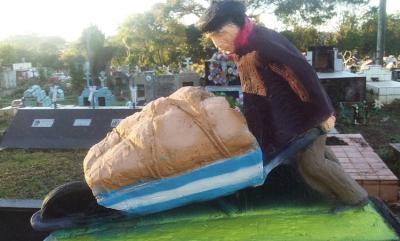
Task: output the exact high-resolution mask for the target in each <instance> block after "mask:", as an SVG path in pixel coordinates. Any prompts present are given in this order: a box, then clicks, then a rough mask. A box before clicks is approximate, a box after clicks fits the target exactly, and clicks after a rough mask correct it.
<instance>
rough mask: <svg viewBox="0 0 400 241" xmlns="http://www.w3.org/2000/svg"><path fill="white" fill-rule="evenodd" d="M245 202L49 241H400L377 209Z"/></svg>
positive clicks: (105, 226)
mask: <svg viewBox="0 0 400 241" xmlns="http://www.w3.org/2000/svg"><path fill="white" fill-rule="evenodd" d="M242 201H243V198H242ZM240 203H242V204H243V203H244V205H237V203H234V204H233V206H237V207H238V208H231V207H232V202H231V203H230V204H229V205H227V207H230V208H226V207H223V208H221V205H222V206H225V205H224V204H221V202H215V201H214V202H207V203H203V204H195V205H190V206H187V207H184V208H179V209H175V210H171V211H168V212H163V213H160V214H157V215H151V216H147V217H143V218H138V219H130V220H124V221H119V222H115V223H103V224H96V225H93V226H91V227H86V228H80V229H71V230H60V231H56V232H54V233H52V234H51V235H50V236H49V237H48V238H47V239H46V240H47V241H55V240H60V241H61V240H74V241H78V240H82V241H83V240H84V241H91V240H107V241H112V240H114V241H117V240H120V241H122V240H124V241H126V240H135V241H136V240H146V241H150V240H152V241H153V240H154V241H164V240H182V241H188V240H193V241H194V240H196V241H203V240H204V241H205V240H207V241H208V240H218V241H221V240H226V241H234V240H235V241H236V240H245V241H250V240H257V241H258V240H268V241H273V240H282V241H287V240H305V241H313V240H346V241H349V240H353V241H356V240H360V241H361V240H362V241H365V240H374V241H378V240H399V237H398V236H397V235H396V233H395V232H394V230H392V229H391V227H390V226H389V225H388V224H386V223H385V220H384V219H383V218H382V216H381V215H380V214H379V213H378V212H377V211H376V209H375V208H374V206H373V204H369V205H367V206H365V207H363V208H361V209H358V210H355V209H348V210H345V211H342V212H339V213H333V212H332V209H333V205H330V204H327V203H315V202H314V203H309V202H308V203H307V202H294V201H292V202H274V203H267V204H266V203H265V202H258V204H255V203H254V202H253V203H249V201H248V200H245V201H244V202H240ZM243 206H245V207H246V208H243ZM223 210H225V212H224V211H223Z"/></svg>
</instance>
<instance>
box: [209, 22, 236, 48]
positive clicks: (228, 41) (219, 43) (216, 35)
mask: <svg viewBox="0 0 400 241" xmlns="http://www.w3.org/2000/svg"><path fill="white" fill-rule="evenodd" d="M239 30H240V29H239V27H238V26H236V25H234V24H232V23H230V24H226V25H224V26H223V27H222V28H221V29H220V30H218V31H215V32H211V33H209V34H208V37H209V38H211V40H212V41H213V43H214V45H215V47H217V48H218V49H219V50H220V51H221V52H225V53H227V54H230V53H234V52H235V39H236V36H237V34H238V33H239Z"/></svg>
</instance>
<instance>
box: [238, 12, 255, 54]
mask: <svg viewBox="0 0 400 241" xmlns="http://www.w3.org/2000/svg"><path fill="white" fill-rule="evenodd" d="M253 26H254V25H253V23H252V22H251V20H250V19H248V18H246V19H245V23H244V25H243V26H242V27H241V28H240V30H239V33H238V35H237V36H236V38H235V42H234V44H235V49H239V48H241V47H243V46H246V45H247V42H248V39H249V35H250V33H251V31H252V30H253Z"/></svg>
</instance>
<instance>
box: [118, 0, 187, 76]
mask: <svg viewBox="0 0 400 241" xmlns="http://www.w3.org/2000/svg"><path fill="white" fill-rule="evenodd" d="M117 39H118V40H119V41H120V42H121V43H122V45H123V46H124V48H125V63H127V64H129V65H131V66H135V65H138V66H140V67H141V68H144V69H146V68H154V67H156V66H162V65H175V66H176V65H177V64H178V63H179V62H180V61H181V60H182V58H183V57H185V56H186V55H187V42H186V32H185V26H184V25H183V24H181V23H179V22H178V21H177V20H176V19H175V18H174V16H173V14H171V12H170V10H169V7H168V6H167V5H166V4H163V3H160V4H156V5H154V6H153V8H152V9H151V10H150V11H148V12H145V13H141V14H135V15H132V16H130V17H128V18H127V19H126V20H125V22H124V23H123V24H122V25H121V26H120V28H119V31H118V34H117Z"/></svg>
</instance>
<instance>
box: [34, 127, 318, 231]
mask: <svg viewBox="0 0 400 241" xmlns="http://www.w3.org/2000/svg"><path fill="white" fill-rule="evenodd" d="M322 134H324V133H323V131H322V130H321V129H319V128H313V129H310V130H309V131H307V132H306V133H304V134H303V135H301V136H299V137H297V138H296V139H294V140H293V141H291V142H290V143H289V144H288V145H287V146H285V147H284V148H282V150H281V151H279V152H278V153H277V154H275V155H273V156H272V157H270V158H269V159H268V160H263V156H262V152H261V150H260V149H257V150H254V151H252V152H250V153H247V154H246V155H244V156H240V157H235V158H233V159H229V160H226V161H221V162H217V163H213V164H210V165H207V166H205V167H201V168H199V169H196V170H194V171H192V172H190V173H185V174H182V175H179V176H175V177H171V178H164V179H162V180H161V181H152V182H146V183H143V184H138V185H132V186H128V187H126V188H123V189H120V190H116V191H112V192H109V193H102V194H97V195H93V193H92V190H91V189H90V188H89V187H88V186H87V184H86V183H84V182H72V183H67V184H64V185H62V186H60V187H58V188H56V189H54V190H53V191H51V192H50V193H49V194H48V195H47V196H46V198H45V199H44V201H43V204H42V208H41V210H39V211H38V212H36V213H35V214H34V215H33V216H32V218H31V224H32V227H33V228H34V229H35V230H38V231H50V230H57V229H65V228H72V227H78V226H84V225H87V224H90V223H96V222H105V221H112V220H116V219H121V218H127V217H129V218H130V217H137V216H143V215H147V214H152V213H157V212H162V211H165V210H169V209H172V208H176V207H180V206H184V205H186V204H189V203H193V202H203V201H208V200H212V199H217V198H220V197H223V196H227V195H229V194H232V193H235V192H237V191H239V190H241V189H244V188H247V187H252V186H260V185H262V184H264V182H265V181H266V178H267V176H268V174H269V173H270V172H271V171H272V170H273V169H274V168H275V167H277V166H278V165H281V164H288V163H290V161H291V158H292V157H293V156H294V155H295V154H296V153H298V152H299V151H301V150H302V149H304V148H305V147H307V146H308V145H310V144H311V143H312V142H313V141H314V140H315V139H316V138H317V137H319V136H320V135H322Z"/></svg>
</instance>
